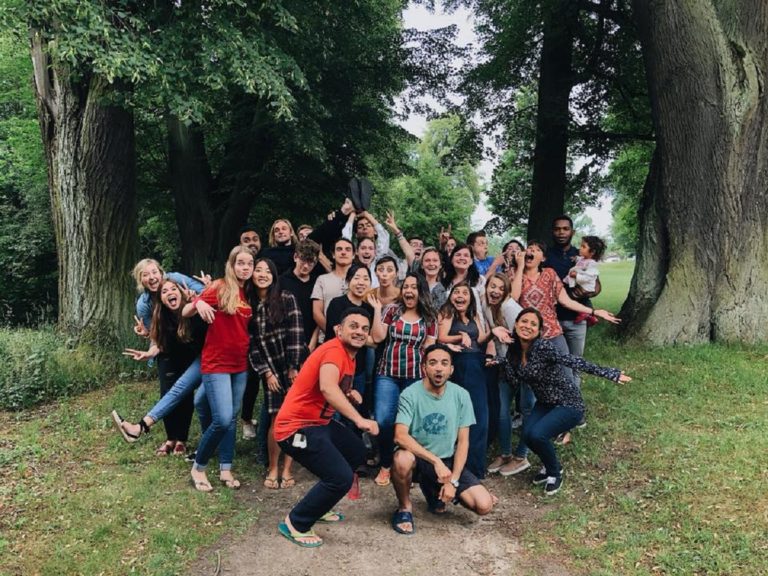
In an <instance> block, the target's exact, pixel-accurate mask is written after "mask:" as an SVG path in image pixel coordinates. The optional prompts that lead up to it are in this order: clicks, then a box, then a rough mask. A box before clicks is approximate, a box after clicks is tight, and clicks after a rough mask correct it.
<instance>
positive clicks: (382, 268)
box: [376, 262, 397, 288]
mask: <svg viewBox="0 0 768 576" xmlns="http://www.w3.org/2000/svg"><path fill="white" fill-rule="evenodd" d="M395 276H397V270H395V265H394V264H392V262H382V263H381V264H379V265H378V266H376V278H378V279H379V286H381V287H382V288H387V287H389V286H392V284H393V283H394V281H395Z"/></svg>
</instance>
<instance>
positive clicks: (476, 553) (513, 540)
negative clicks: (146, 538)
mask: <svg viewBox="0 0 768 576" xmlns="http://www.w3.org/2000/svg"><path fill="white" fill-rule="evenodd" d="M529 472H530V471H529ZM527 475H528V473H527V472H526V473H524V474H523V475H522V477H520V478H516V477H514V478H501V477H499V476H495V477H493V476H492V477H489V479H488V480H487V481H486V482H485V484H486V486H487V487H488V488H489V489H490V490H491V492H493V493H494V494H496V495H497V496H498V497H499V499H500V500H499V505H498V506H497V507H496V508H495V509H494V511H493V512H492V513H491V514H489V515H488V516H484V517H482V518H481V517H478V516H476V515H474V514H472V513H471V512H468V511H467V510H465V509H463V508H461V507H460V506H449V513H448V514H446V515H445V516H444V517H438V516H434V515H432V514H430V513H428V512H427V506H426V502H425V501H424V498H423V496H422V495H421V491H420V490H419V489H418V486H416V487H415V488H414V490H413V492H412V495H413V496H414V522H415V524H416V533H415V534H413V535H412V536H404V535H401V534H397V533H396V532H394V531H393V530H392V528H391V526H390V518H391V515H392V512H393V511H394V510H395V508H396V506H397V500H396V499H395V494H394V490H393V488H392V487H391V486H390V487H386V488H384V487H379V486H377V485H376V484H374V483H373V480H372V479H370V478H361V480H360V486H361V491H362V496H361V498H360V499H359V500H355V501H352V500H349V499H347V498H345V499H344V500H342V501H341V502H340V503H339V505H338V506H337V509H338V510H340V511H341V512H343V513H344V514H345V515H346V519H345V520H344V521H343V522H342V523H341V524H318V525H316V526H315V530H316V532H317V533H318V534H319V535H320V536H321V537H322V538H323V539H324V544H323V546H321V547H319V548H316V549H305V548H300V547H298V546H296V545H295V544H292V543H291V542H289V541H288V540H286V539H285V538H284V537H282V536H281V535H280V534H279V533H278V532H277V524H278V522H280V521H282V519H283V517H284V516H285V514H286V512H287V511H288V510H289V509H290V508H291V506H292V505H293V503H294V502H296V501H297V500H298V499H299V498H300V497H301V496H302V495H303V494H304V493H305V492H306V491H307V489H308V488H309V487H310V486H311V485H312V484H313V483H314V482H315V479H314V477H313V476H312V475H311V474H309V473H308V472H306V471H305V470H301V469H300V468H298V466H297V474H296V478H297V483H296V486H294V487H293V488H291V489H287V490H266V489H264V488H263V487H262V486H261V485H258V486H253V485H252V483H251V482H248V483H247V484H246V485H245V486H244V487H243V490H242V491H241V492H240V494H239V497H240V498H242V500H243V504H244V505H246V506H249V507H251V508H252V509H253V510H254V512H255V513H257V514H258V520H257V522H256V523H255V525H253V526H252V527H251V528H250V530H248V531H247V532H245V533H243V534H238V535H228V536H227V537H225V538H224V539H223V540H222V541H220V542H218V543H217V544H216V545H215V546H214V547H212V548H210V549H207V550H205V551H204V552H203V553H202V554H201V557H200V558H199V561H198V562H195V563H194V565H193V566H192V568H191V571H190V572H189V574H191V575H193V576H211V575H214V574H219V575H251V574H253V575H262V574H264V575H270V576H282V575H286V576H287V575H290V576H315V575H330V576H341V575H347V574H349V575H354V576H369V575H370V576H383V575H386V576H400V575H406V574H407V575H415V576H418V575H421V574H425V575H426V574H439V575H440V576H452V575H459V574H461V575H463V576H466V575H480V576H496V575H499V576H501V575H504V576H517V575H521V576H522V575H541V576H570V574H571V572H569V571H568V569H566V568H565V566H564V565H563V564H562V563H561V562H560V561H559V560H558V559H556V558H551V557H549V558H547V557H541V556H540V554H537V553H536V551H535V550H532V549H524V547H523V546H522V545H521V543H520V541H519V536H520V534H521V533H522V530H523V529H524V528H525V527H528V526H530V525H531V523H534V522H536V521H537V519H539V518H540V517H541V516H542V514H543V513H544V509H543V508H542V504H543V503H542V497H541V496H540V495H539V493H538V490H536V492H535V493H533V492H531V491H528V489H527V486H528V484H527V481H528V480H529V478H528V476H527ZM550 505H552V504H549V503H545V504H544V506H550Z"/></svg>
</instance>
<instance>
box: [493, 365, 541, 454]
mask: <svg viewBox="0 0 768 576" xmlns="http://www.w3.org/2000/svg"><path fill="white" fill-rule="evenodd" d="M516 391H517V393H518V394H520V413H521V414H522V415H523V422H525V420H526V419H527V418H528V416H530V415H531V410H532V409H533V405H534V404H535V403H536V397H535V396H534V395H533V390H531V387H530V386H528V384H522V385H521V386H518V387H517V390H516ZM512 392H513V386H512V385H511V384H510V383H509V381H508V380H507V378H506V376H505V375H503V374H502V376H501V378H499V396H500V398H501V406H500V408H499V447H500V448H501V453H502V454H504V455H505V456H506V455H508V454H512V418H511V416H510V412H511V411H512ZM527 455H528V447H527V446H526V445H525V442H524V441H523V436H522V434H521V435H520V441H519V442H518V443H517V448H515V456H517V457H518V458H525V457H526V456H527Z"/></svg>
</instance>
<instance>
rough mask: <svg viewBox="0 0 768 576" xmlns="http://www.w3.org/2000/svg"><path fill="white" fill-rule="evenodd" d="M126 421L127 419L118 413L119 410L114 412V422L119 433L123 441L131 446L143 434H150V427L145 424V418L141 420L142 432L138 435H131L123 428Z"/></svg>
mask: <svg viewBox="0 0 768 576" xmlns="http://www.w3.org/2000/svg"><path fill="white" fill-rule="evenodd" d="M125 421H126V420H125V418H123V417H122V416H120V414H118V413H117V410H112V422H114V424H115V426H117V430H118V432H120V434H122V436H123V440H125V441H126V442H128V443H129V444H133V443H134V442H136V441H137V440H138V439H139V437H140V436H141V435H142V434H149V426H148V425H147V423H146V422H144V418H142V419H141V420H139V427H140V428H141V432H139V433H138V434H131V433H130V432H128V431H127V430H126V429H125V428H123V422H125Z"/></svg>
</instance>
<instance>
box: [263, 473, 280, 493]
mask: <svg viewBox="0 0 768 576" xmlns="http://www.w3.org/2000/svg"><path fill="white" fill-rule="evenodd" d="M264 488H266V489H268V490H277V489H278V488H280V480H278V479H277V478H270V477H269V476H267V477H266V478H265V479H264Z"/></svg>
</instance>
